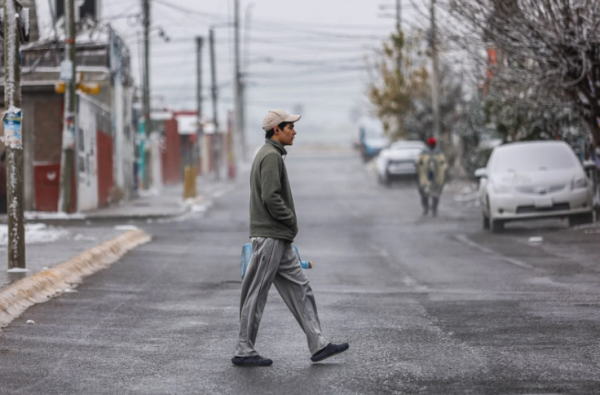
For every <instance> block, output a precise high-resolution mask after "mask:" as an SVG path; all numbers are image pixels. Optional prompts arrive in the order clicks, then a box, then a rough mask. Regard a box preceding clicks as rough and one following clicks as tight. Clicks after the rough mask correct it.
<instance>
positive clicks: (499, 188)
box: [494, 183, 511, 193]
mask: <svg viewBox="0 0 600 395" xmlns="http://www.w3.org/2000/svg"><path fill="white" fill-rule="evenodd" d="M510 191H511V187H510V185H509V184H497V183H494V192H496V193H508V192H510Z"/></svg>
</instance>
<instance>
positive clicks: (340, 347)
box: [310, 343, 350, 362]
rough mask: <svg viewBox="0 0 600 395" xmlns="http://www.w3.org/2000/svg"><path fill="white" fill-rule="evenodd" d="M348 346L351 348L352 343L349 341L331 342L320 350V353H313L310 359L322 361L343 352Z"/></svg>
mask: <svg viewBox="0 0 600 395" xmlns="http://www.w3.org/2000/svg"><path fill="white" fill-rule="evenodd" d="M348 348H350V345H349V344H348V343H342V344H333V343H329V344H328V345H327V347H325V348H324V349H322V350H321V351H319V352H318V353H316V354H315V355H313V356H312V357H311V358H310V360H311V361H313V362H319V361H322V360H324V359H327V358H329V357H333V356H334V355H335V354H339V353H342V352H344V351H346V350H347V349H348Z"/></svg>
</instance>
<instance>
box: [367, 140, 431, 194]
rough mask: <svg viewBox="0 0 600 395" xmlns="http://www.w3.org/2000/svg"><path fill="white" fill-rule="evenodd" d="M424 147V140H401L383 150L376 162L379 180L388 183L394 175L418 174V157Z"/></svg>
mask: <svg viewBox="0 0 600 395" xmlns="http://www.w3.org/2000/svg"><path fill="white" fill-rule="evenodd" d="M424 149H425V144H424V143H423V142H422V141H408V140H401V141H396V142H394V143H392V144H391V145H390V146H389V148H386V149H384V150H382V151H381V152H380V153H379V156H378V157H377V162H376V168H377V176H378V178H379V181H380V182H382V183H383V184H388V183H389V182H390V181H391V180H392V179H393V178H394V177H401V176H414V175H416V174H417V159H418V158H419V155H420V154H421V152H423V150H424Z"/></svg>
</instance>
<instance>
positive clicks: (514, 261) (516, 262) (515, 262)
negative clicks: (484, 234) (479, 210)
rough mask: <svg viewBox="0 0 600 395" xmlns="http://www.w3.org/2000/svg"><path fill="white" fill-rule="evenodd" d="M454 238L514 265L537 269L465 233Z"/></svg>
mask: <svg viewBox="0 0 600 395" xmlns="http://www.w3.org/2000/svg"><path fill="white" fill-rule="evenodd" d="M454 238H455V239H456V240H458V241H460V242H461V243H464V244H466V245H468V246H469V247H472V248H475V249H477V250H479V251H481V252H485V253H486V254H490V255H491V256H493V257H496V258H498V259H500V260H503V261H504V262H507V263H510V264H512V265H515V266H518V267H520V268H523V269H536V267H535V266H532V265H530V264H529V263H525V262H522V261H519V260H517V259H513V258H509V257H506V256H504V255H502V254H500V253H498V252H496V251H494V250H492V249H491V248H488V247H486V246H482V245H481V244H479V243H476V242H474V241H473V240H471V239H469V238H468V237H467V236H465V235H456V236H454ZM540 270H541V269H540Z"/></svg>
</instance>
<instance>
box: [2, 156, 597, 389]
mask: <svg viewBox="0 0 600 395" xmlns="http://www.w3.org/2000/svg"><path fill="white" fill-rule="evenodd" d="M286 164H287V167H288V173H289V176H290V180H291V183H292V188H293V192H294V197H295V201H296V205H297V212H298V217H299V225H300V234H299V236H298V238H297V240H296V243H295V244H296V245H297V246H298V247H299V248H300V253H301V255H302V258H303V259H307V260H312V261H314V262H315V267H314V269H312V270H310V271H308V272H307V275H308V276H309V278H310V280H311V283H312V286H313V290H314V292H315V295H316V299H317V304H318V308H319V315H320V317H321V322H322V326H323V330H324V334H325V335H326V336H327V337H328V338H329V339H330V340H332V341H348V342H349V343H350V350H349V351H348V352H346V353H344V354H342V355H340V356H338V357H334V358H332V359H329V360H327V361H325V362H323V363H320V364H312V363H311V362H310V360H309V357H310V355H309V353H308V350H307V347H306V342H305V338H304V335H303V333H302V332H301V330H300V328H299V327H298V325H297V323H296V322H295V320H294V318H293V316H292V315H291V313H289V311H288V310H287V308H286V306H285V305H284V303H283V302H282V300H281V298H280V297H279V295H278V294H277V292H276V291H275V289H274V288H273V289H272V291H271V294H270V297H269V298H270V299H269V302H268V304H267V308H266V310H265V314H264V317H263V321H262V324H261V329H260V332H259V334H258V341H257V350H258V351H259V352H260V353H261V354H262V355H263V356H266V357H269V358H272V359H273V360H274V364H273V366H271V367H269V368H239V367H235V366H233V365H232V364H231V362H230V358H231V357H232V356H233V351H234V345H235V340H236V335H237V331H238V303H239V296H240V295H239V289H240V278H239V255H240V251H241V246H242V244H244V243H245V242H247V228H248V221H247V217H248V196H249V193H248V190H247V182H246V180H240V181H238V182H236V184H235V185H234V186H233V187H232V188H230V191H229V193H227V194H225V195H223V196H221V197H220V198H219V199H218V200H216V202H215V203H214V205H213V207H212V208H211V209H210V210H209V211H208V212H207V213H204V214H196V215H192V216H190V217H188V218H186V219H185V220H180V221H173V222H169V223H163V224H144V225H143V227H144V229H146V230H147V231H148V232H149V233H151V234H152V235H153V236H154V241H153V242H152V243H150V244H147V245H145V246H142V247H140V248H138V249H137V250H135V251H133V252H131V253H130V254H128V255H127V256H126V257H125V258H123V259H122V261H121V262H119V263H117V264H115V265H114V266H113V267H111V268H110V269H108V270H105V271H103V272H100V273H98V274H96V275H94V276H92V277H90V278H88V279H86V280H85V282H84V284H82V285H80V286H79V287H78V293H74V294H68V295H63V296H60V297H58V298H56V299H54V300H51V301H49V302H48V303H45V304H42V305H37V306H34V307H32V308H30V309H29V310H28V311H27V312H26V313H25V314H24V315H23V316H22V317H21V318H19V319H18V320H16V321H15V322H14V323H13V324H12V325H10V326H9V327H8V328H5V329H4V330H3V331H2V333H1V334H0V393H2V394H4V393H22V394H32V393H40V394H114V393H132V394H136V393H137V394H208V393H210V394H236V395H241V394H313V393H314V394H384V393H385V394H388V393H389V394H542V393H543V394H550V393H572V394H591V393H600V343H599V342H598V338H599V335H600V287H599V284H600V271H599V268H600V263H599V261H598V258H597V257H598V255H597V254H596V255H594V253H593V245H594V243H596V245H597V244H598V241H599V237H600V235H594V234H585V237H586V238H587V239H586V242H589V243H590V245H591V246H592V249H591V250H590V249H586V248H583V247H581V244H579V245H575V244H573V243H572V242H569V237H570V238H572V239H574V238H580V237H582V236H581V234H582V232H579V233H576V232H574V231H571V230H569V229H566V228H565V226H564V225H563V224H562V223H560V222H556V221H555V222H551V223H550V224H549V225H542V227H541V228H540V227H539V226H540V225H537V224H533V225H530V224H527V225H522V226H521V225H518V224H517V225H514V226H509V227H508V229H507V231H506V233H505V234H502V235H491V234H489V233H486V232H484V231H483V230H481V229H480V227H481V224H480V222H481V221H480V215H479V212H478V210H477V208H472V207H471V208H469V207H466V206H463V205H460V204H458V203H456V202H454V201H453V199H452V197H451V195H450V194H449V193H448V194H446V195H445V196H444V198H443V199H442V204H441V209H440V216H439V217H438V218H422V217H421V210H420V207H419V203H418V196H417V193H416V191H415V189H414V187H413V186H412V185H410V184H397V185H394V186H392V187H391V188H385V187H383V186H379V185H378V184H377V181H376V179H375V177H374V176H373V175H372V174H370V173H369V171H368V170H367V169H366V168H365V166H364V164H363V163H361V161H360V159H359V158H358V156H357V155H352V154H336V155H312V156H311V155H296V156H294V154H293V153H292V154H290V155H289V157H288V158H287V159H286ZM536 226H537V227H536ZM539 235H542V236H543V237H544V240H545V242H544V243H542V244H541V245H531V244H530V243H528V238H529V237H530V236H539ZM578 246H579V247H578ZM584 247H585V246H584ZM590 251H591V252H590ZM27 320H34V321H35V324H34V325H27V324H26V321H27Z"/></svg>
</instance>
